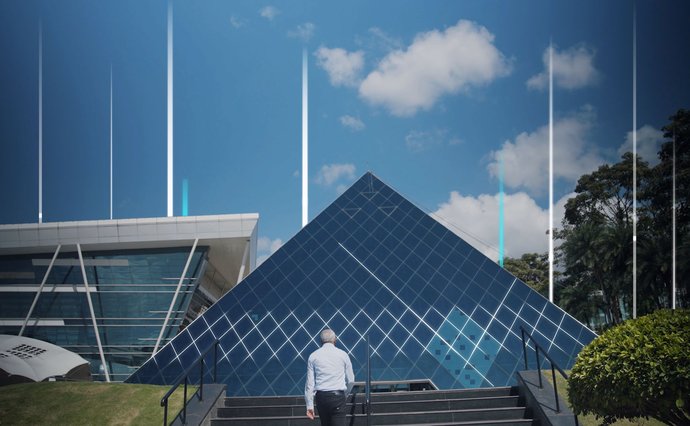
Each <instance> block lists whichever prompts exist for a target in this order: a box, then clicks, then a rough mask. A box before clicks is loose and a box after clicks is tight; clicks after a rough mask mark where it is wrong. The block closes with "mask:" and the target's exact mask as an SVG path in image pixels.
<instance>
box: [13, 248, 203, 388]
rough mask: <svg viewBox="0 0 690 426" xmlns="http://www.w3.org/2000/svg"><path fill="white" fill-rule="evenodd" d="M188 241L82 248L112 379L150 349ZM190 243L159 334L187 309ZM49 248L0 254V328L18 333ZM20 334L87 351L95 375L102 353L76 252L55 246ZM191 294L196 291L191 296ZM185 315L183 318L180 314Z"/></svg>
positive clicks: (195, 268)
mask: <svg viewBox="0 0 690 426" xmlns="http://www.w3.org/2000/svg"><path fill="white" fill-rule="evenodd" d="M190 250H191V246H190V247H178V248H170V249H146V250H128V251H116V252H88V251H84V252H83V259H84V264H85V268H84V269H85V272H86V276H87V280H88V284H89V287H90V294H91V299H92V303H93V309H94V314H95V317H96V322H97V325H98V329H99V334H100V339H101V343H102V347H103V351H104V355H105V360H106V363H107V364H108V371H109V372H110V375H111V379H112V380H120V381H122V380H124V379H125V378H127V376H129V375H130V374H131V373H132V371H134V369H135V368H136V367H138V366H140V365H141V364H143V362H144V361H146V360H147V359H148V358H149V357H150V356H151V352H152V351H153V347H154V345H155V342H156V340H157V339H158V336H159V334H160V331H161V328H162V327H163V322H164V320H165V317H166V314H167V310H168V307H169V306H170V304H171V302H172V299H173V296H174V294H175V291H176V289H177V284H178V281H179V276H180V274H181V272H182V271H183V269H184V266H185V263H186V261H187V258H188V257H189V254H190ZM205 251H206V248H205V247H197V248H196V250H195V252H194V254H193V255H192V258H191V263H190V266H189V268H188V271H187V275H186V278H185V279H184V280H183V281H182V286H181V288H180V291H179V293H178V297H177V299H176V301H175V305H174V306H173V309H172V311H171V315H170V319H169V321H168V323H167V326H166V329H165V331H164V334H163V338H162V340H163V341H164V342H167V341H168V340H170V339H171V338H172V337H174V336H175V335H176V334H177V333H178V331H179V329H180V326H181V325H182V324H183V321H184V320H185V316H187V315H188V314H187V311H188V307H189V305H190V302H191V300H192V297H193V296H194V294H195V292H197V288H198V283H199V277H200V276H203V272H204V271H203V269H204V266H205V262H204V254H205ZM51 258H52V254H31V255H15V256H2V257H0V291H2V297H1V298H0V313H1V314H0V315H1V319H0V334H15V335H16V334H19V331H20V330H21V327H22V325H23V324H24V320H25V319H26V315H27V313H28V312H29V309H30V307H31V305H32V303H33V300H34V297H35V296H36V291H37V287H38V283H40V282H41V279H42V277H43V276H44V275H45V273H46V271H47V269H48V266H49V264H50V261H51ZM46 282H47V283H50V284H48V285H47V286H46V287H45V288H44V290H43V292H42V293H41V295H40V297H39V298H38V299H37V302H36V305H35V308H34V310H33V313H32V315H31V317H30V319H29V321H28V323H27V326H26V330H25V331H24V333H23V335H24V336H26V337H32V338H35V339H39V340H43V341H46V342H51V343H53V344H56V345H58V346H61V347H63V348H65V349H67V350H69V351H72V352H75V353H77V354H79V355H81V356H82V357H84V358H85V359H87V360H88V361H89V362H90V364H91V368H92V372H93V373H94V374H96V375H101V374H102V371H103V369H102V368H101V359H100V354H99V350H98V346H97V344H96V339H95V331H94V327H93V323H92V320H91V314H90V310H89V307H88V302H87V299H86V297H85V294H86V287H85V286H84V284H83V282H84V281H83V278H82V271H81V266H80V262H79V259H78V256H77V253H74V252H65V253H61V254H59V256H58V258H57V259H56V260H55V264H54V265H53V267H52V268H51V271H50V273H49V274H48V279H47V281H46ZM197 297H198V296H197ZM187 320H188V321H189V318H187Z"/></svg>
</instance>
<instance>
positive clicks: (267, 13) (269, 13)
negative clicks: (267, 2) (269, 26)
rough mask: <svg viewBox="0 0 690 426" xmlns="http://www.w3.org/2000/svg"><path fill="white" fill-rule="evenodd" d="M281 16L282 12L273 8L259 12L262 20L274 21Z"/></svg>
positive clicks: (265, 8) (267, 7)
mask: <svg viewBox="0 0 690 426" xmlns="http://www.w3.org/2000/svg"><path fill="white" fill-rule="evenodd" d="M279 14H280V10H278V9H277V8H275V7H273V6H264V7H262V8H261V9H260V10H259V15H261V17H262V18H266V19H268V20H269V21H272V20H273V19H274V18H275V17H276V16H278V15H279Z"/></svg>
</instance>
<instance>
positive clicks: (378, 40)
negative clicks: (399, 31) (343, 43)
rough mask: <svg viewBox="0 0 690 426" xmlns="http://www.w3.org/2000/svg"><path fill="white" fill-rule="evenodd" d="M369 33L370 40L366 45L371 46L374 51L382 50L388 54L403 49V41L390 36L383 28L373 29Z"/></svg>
mask: <svg viewBox="0 0 690 426" xmlns="http://www.w3.org/2000/svg"><path fill="white" fill-rule="evenodd" d="M368 32H369V39H368V40H367V41H366V42H365V43H366V44H367V45H369V46H371V48H372V49H377V50H382V51H384V52H386V53H387V52H390V51H391V50H396V49H401V48H402V47H403V43H402V41H400V40H399V39H397V38H394V37H391V36H389V35H388V34H386V32H384V31H383V30H382V29H381V28H378V27H371V28H369V31H368Z"/></svg>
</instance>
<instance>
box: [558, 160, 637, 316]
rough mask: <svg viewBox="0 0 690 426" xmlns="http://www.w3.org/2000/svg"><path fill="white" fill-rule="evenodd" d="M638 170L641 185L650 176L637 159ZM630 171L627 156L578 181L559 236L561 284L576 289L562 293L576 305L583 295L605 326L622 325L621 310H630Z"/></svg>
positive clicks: (630, 163)
mask: <svg viewBox="0 0 690 426" xmlns="http://www.w3.org/2000/svg"><path fill="white" fill-rule="evenodd" d="M636 167H637V177H638V186H639V185H642V184H644V182H645V179H646V178H647V177H648V176H649V169H648V167H647V164H646V163H645V162H643V161H641V160H640V159H639V158H638V159H637V165H636ZM632 169H633V156H632V154H630V153H626V154H624V155H623V157H622V160H621V161H620V162H619V163H616V164H613V165H608V164H607V165H603V166H601V167H599V169H598V170H596V171H594V172H592V173H590V174H587V175H583V176H582V177H580V179H579V180H578V183H577V186H576V188H575V192H576V194H577V195H576V196H575V197H573V198H571V199H570V200H568V202H567V203H566V206H565V218H564V221H563V222H564V223H563V225H564V227H563V230H562V231H560V232H559V238H561V239H562V240H563V243H562V244H561V247H560V253H561V254H560V259H561V265H562V267H563V269H564V275H565V277H566V279H565V281H564V283H565V284H566V285H568V286H574V287H576V289H572V290H566V291H565V293H564V294H565V295H578V298H577V300H578V302H577V303H578V304H581V303H582V301H583V300H584V299H583V298H584V296H585V295H586V294H587V295H588V297H591V301H592V304H593V306H595V307H598V308H602V309H603V313H604V315H605V318H606V322H607V323H608V324H619V323H620V322H621V321H622V320H623V316H624V315H623V311H622V310H621V306H622V305H626V306H628V311H629V310H630V300H631V296H632V250H633V247H632V235H633V218H632V213H633V180H632V176H633V173H632ZM588 292H589V293H588ZM592 296H594V297H592ZM596 297H599V298H600V303H599V302H597V300H596ZM579 310H580V311H582V310H583V308H582V307H580V308H579ZM585 311H586V310H585Z"/></svg>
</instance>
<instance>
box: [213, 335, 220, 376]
mask: <svg viewBox="0 0 690 426" xmlns="http://www.w3.org/2000/svg"><path fill="white" fill-rule="evenodd" d="M218 343H219V342H218V340H216V342H215V343H214V344H213V383H216V381H218Z"/></svg>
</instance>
